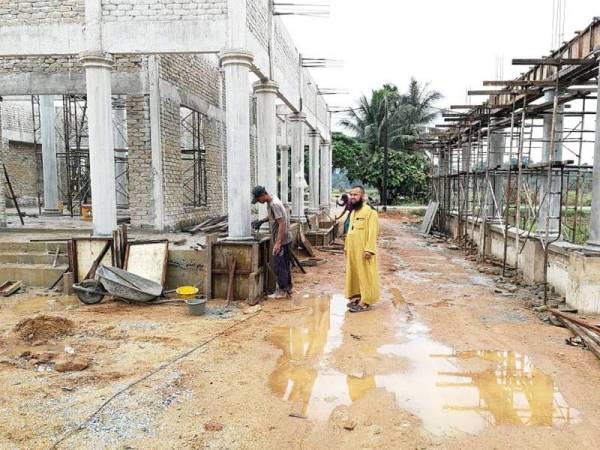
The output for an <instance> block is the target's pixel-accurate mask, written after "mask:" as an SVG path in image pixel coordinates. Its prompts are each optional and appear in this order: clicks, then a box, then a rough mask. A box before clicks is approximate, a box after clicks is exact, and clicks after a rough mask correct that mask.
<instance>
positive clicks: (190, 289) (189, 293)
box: [175, 286, 198, 298]
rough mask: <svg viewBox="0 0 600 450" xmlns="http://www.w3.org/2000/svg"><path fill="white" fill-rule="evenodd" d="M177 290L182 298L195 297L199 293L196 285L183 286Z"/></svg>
mask: <svg viewBox="0 0 600 450" xmlns="http://www.w3.org/2000/svg"><path fill="white" fill-rule="evenodd" d="M175 292H177V295H178V296H179V297H181V298H194V297H195V296H196V294H197V293H198V288H197V287H195V286H181V287H178V288H177V289H176V291H175Z"/></svg>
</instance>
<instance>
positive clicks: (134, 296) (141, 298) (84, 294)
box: [73, 265, 163, 305]
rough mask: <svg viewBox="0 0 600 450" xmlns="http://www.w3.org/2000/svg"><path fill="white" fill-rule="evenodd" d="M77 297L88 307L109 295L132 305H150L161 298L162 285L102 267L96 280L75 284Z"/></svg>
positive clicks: (113, 268)
mask: <svg viewBox="0 0 600 450" xmlns="http://www.w3.org/2000/svg"><path fill="white" fill-rule="evenodd" d="M73 289H74V290H75V292H76V293H77V297H79V300H81V301H82V302H83V303H85V304H86V305H95V304H97V303H100V302H101V301H102V299H103V298H104V297H105V296H106V295H109V296H111V297H114V298H118V299H120V300H125V301H126V302H131V303H149V302H151V301H153V300H156V298H158V297H160V296H161V295H162V293H163V288H162V286H161V285H160V284H158V283H156V282H154V281H152V280H148V279H146V278H143V277H140V276H139V275H135V274H133V273H131V272H127V271H125V270H122V269H118V268H116V267H108V266H105V265H101V266H100V267H99V268H98V270H96V279H93V280H84V281H83V282H81V283H79V284H74V285H73Z"/></svg>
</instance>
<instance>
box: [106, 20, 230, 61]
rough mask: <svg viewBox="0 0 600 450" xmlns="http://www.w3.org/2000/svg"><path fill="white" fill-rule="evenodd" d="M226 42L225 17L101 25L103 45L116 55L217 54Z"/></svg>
mask: <svg viewBox="0 0 600 450" xmlns="http://www.w3.org/2000/svg"><path fill="white" fill-rule="evenodd" d="M226 42H227V20H226V19H223V20H177V21H141V20H136V21H134V22H121V21H119V22H106V23H103V24H102V45H103V46H104V49H105V51H107V52H110V53H113V54H115V53H116V54H119V53H134V54H139V53H143V54H156V53H217V52H219V51H221V50H222V49H223V47H224V45H225V43H226Z"/></svg>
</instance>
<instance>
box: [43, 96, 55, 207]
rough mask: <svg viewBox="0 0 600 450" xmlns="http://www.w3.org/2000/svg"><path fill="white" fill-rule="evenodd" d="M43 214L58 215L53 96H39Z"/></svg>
mask: <svg viewBox="0 0 600 450" xmlns="http://www.w3.org/2000/svg"><path fill="white" fill-rule="evenodd" d="M40 129H41V135H42V142H41V144H42V172H43V178H44V214H58V213H59V212H58V169H57V162H56V110H55V109H54V96H53V95H40Z"/></svg>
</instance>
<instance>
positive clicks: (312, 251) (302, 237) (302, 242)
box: [300, 228, 315, 258]
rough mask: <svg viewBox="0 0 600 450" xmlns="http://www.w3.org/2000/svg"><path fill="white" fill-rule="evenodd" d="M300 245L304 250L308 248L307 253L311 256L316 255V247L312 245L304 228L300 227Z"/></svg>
mask: <svg viewBox="0 0 600 450" xmlns="http://www.w3.org/2000/svg"><path fill="white" fill-rule="evenodd" d="M300 246H301V247H302V248H303V249H304V250H306V253H308V256H310V257H311V258H314V257H315V249H314V248H313V246H312V245H311V243H310V241H309V240H308V239H307V238H306V236H305V235H304V232H303V231H302V228H300Z"/></svg>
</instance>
